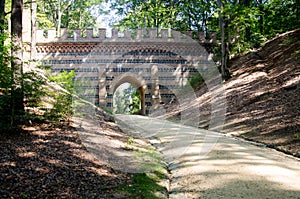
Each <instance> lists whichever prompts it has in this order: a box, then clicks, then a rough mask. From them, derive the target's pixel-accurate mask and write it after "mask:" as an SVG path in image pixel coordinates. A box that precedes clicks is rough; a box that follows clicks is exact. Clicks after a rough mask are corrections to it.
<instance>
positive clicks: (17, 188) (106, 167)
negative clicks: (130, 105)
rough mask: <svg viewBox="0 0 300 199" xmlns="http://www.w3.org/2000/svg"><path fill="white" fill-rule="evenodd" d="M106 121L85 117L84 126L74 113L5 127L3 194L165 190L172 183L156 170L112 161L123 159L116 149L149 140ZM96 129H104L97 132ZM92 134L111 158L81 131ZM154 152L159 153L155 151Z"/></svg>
mask: <svg viewBox="0 0 300 199" xmlns="http://www.w3.org/2000/svg"><path fill="white" fill-rule="evenodd" d="M80 121H82V120H80ZM100 121H101V122H99V123H98V125H94V124H90V123H89V122H88V121H85V124H84V125H82V124H81V125H80V126H78V125H76V122H74V119H72V122H70V123H69V122H68V123H67V122H66V123H61V122H60V123H47V122H45V121H43V122H41V121H40V122H38V123H34V124H32V125H30V126H28V125H27V126H23V127H22V128H20V129H15V130H10V131H4V130H0V134H1V136H0V198H76V199H77V198H136V197H138V196H141V197H143V196H145V195H147V196H149V197H154V196H157V195H161V194H163V195H164V194H165V190H166V188H165V187H163V186H160V185H159V184H158V183H159V182H157V180H156V179H159V178H157V177H156V176H154V177H153V178H151V176H150V177H149V176H147V174H145V173H136V172H128V171H126V170H122V169H119V168H116V167H114V166H112V164H111V163H113V162H114V161H115V162H118V160H120V159H121V157H120V158H118V157H117V156H114V157H113V155H114V154H118V153H120V154H121V155H122V156H124V154H125V153H126V154H128V153H132V152H135V151H137V150H138V147H140V146H142V147H144V146H147V145H148V144H147V143H146V142H145V141H143V140H138V139H132V140H131V143H128V140H130V137H129V136H128V135H126V134H124V133H123V132H122V131H121V130H120V128H119V127H118V126H117V125H116V124H115V123H113V122H109V121H104V120H102V119H100ZM77 123H78V122H77ZM99 125H100V126H99ZM91 127H92V128H91ZM94 129H100V131H98V134H97V135H96V133H97V132H96V131H94ZM91 132H93V133H94V134H91ZM86 134H88V135H91V136H90V137H93V136H95V137H97V138H99V139H98V141H99V140H100V142H101V143H93V145H92V146H93V147H94V148H95V147H100V149H104V150H105V151H103V150H102V151H101V150H99V151H98V152H99V153H100V155H102V156H101V157H104V156H103V155H105V156H106V157H110V162H109V161H106V160H107V159H105V158H102V159H101V157H100V158H99V157H98V156H97V154H96V153H95V152H94V151H91V150H92V149H90V148H89V147H88V146H87V143H85V142H84V141H87V139H85V140H84V139H82V137H81V135H86ZM136 142H138V143H139V146H137V145H136V144H135V143H136ZM133 148H134V149H136V150H134V149H133ZM108 150H110V151H108ZM121 152H122V153H121ZM150 152H151V154H153V151H150ZM126 154H125V155H126ZM139 184H143V186H140V185H139ZM145 186H146V188H145ZM147 186H148V187H147Z"/></svg>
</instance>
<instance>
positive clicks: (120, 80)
mask: <svg viewBox="0 0 300 199" xmlns="http://www.w3.org/2000/svg"><path fill="white" fill-rule="evenodd" d="M124 83H129V84H130V85H132V86H133V87H134V88H135V89H136V90H137V91H138V92H139V94H140V100H141V110H140V111H139V114H142V115H145V114H146V107H145V106H146V104H145V93H146V90H147V84H146V81H145V80H144V79H143V78H141V77H140V76H138V75H137V74H135V73H131V72H129V73H124V74H122V75H119V76H116V78H114V79H113V81H112V82H111V83H110V88H109V89H108V91H107V94H106V98H107V95H109V96H110V97H109V101H108V102H107V103H111V104H110V106H111V108H112V107H113V101H114V100H113V98H114V94H115V91H116V89H117V88H118V87H119V86H120V85H122V84H124Z"/></svg>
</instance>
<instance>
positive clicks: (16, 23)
mask: <svg viewBox="0 0 300 199" xmlns="http://www.w3.org/2000/svg"><path fill="white" fill-rule="evenodd" d="M22 8H23V0H12V4H11V11H12V13H11V35H12V40H13V45H12V50H11V52H12V56H13V57H14V59H13V61H12V63H11V68H12V82H13V83H12V87H11V124H12V125H14V124H15V116H16V114H18V115H19V114H23V113H24V90H23V88H24V86H23V78H22V75H23V53H22Z"/></svg>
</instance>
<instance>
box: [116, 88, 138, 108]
mask: <svg viewBox="0 0 300 199" xmlns="http://www.w3.org/2000/svg"><path fill="white" fill-rule="evenodd" d="M140 104H141V100H140V93H139V92H138V91H137V90H136V89H135V88H134V87H133V86H131V85H130V86H129V87H127V88H122V87H119V88H118V89H117V90H116V91H115V94H114V111H113V112H114V113H116V114H133V113H136V112H138V111H139V110H140Z"/></svg>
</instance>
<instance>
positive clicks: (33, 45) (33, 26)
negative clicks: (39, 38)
mask: <svg viewBox="0 0 300 199" xmlns="http://www.w3.org/2000/svg"><path fill="white" fill-rule="evenodd" d="M36 9H37V3H36V1H33V2H32V3H31V53H30V59H31V60H34V59H35V58H36ZM32 63H34V62H32Z"/></svg>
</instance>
